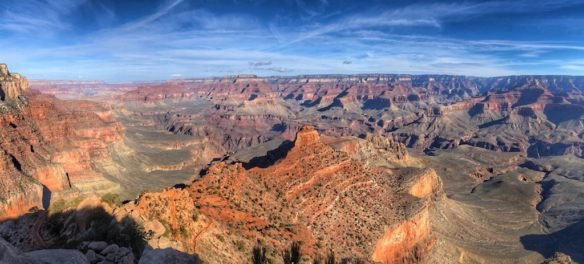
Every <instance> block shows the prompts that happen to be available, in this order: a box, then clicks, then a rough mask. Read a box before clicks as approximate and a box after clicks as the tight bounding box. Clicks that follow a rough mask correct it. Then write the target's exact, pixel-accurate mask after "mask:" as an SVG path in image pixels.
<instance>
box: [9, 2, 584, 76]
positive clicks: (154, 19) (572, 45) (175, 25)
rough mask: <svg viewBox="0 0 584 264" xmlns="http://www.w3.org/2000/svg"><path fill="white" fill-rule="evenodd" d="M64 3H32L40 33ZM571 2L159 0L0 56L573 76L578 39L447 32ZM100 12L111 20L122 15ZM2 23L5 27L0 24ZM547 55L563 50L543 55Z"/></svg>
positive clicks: (197, 67) (59, 66)
mask: <svg viewBox="0 0 584 264" xmlns="http://www.w3.org/2000/svg"><path fill="white" fill-rule="evenodd" d="M25 1H30V2H32V1H31V0H25ZM66 1H70V2H71V4H70V5H69V7H68V8H63V9H55V8H53V7H51V6H50V5H49V4H47V5H44V6H42V8H40V9H39V10H44V9H47V10H51V11H50V12H49V15H47V16H42V15H38V16H37V17H38V19H39V20H41V21H44V22H47V21H52V20H54V21H56V22H55V24H54V25H50V26H48V25H46V27H47V30H50V31H52V32H60V31H63V30H67V29H68V28H71V27H74V26H75V25H72V24H70V23H68V22H67V19H66V18H65V14H67V13H70V12H72V10H76V9H78V8H79V7H78V5H79V4H80V2H76V3H75V4H73V2H75V1H73V0H66ZM530 3H531V4H530ZM574 4H575V3H574V1H562V0H560V1H557V2H554V3H540V2H537V3H532V2H528V1H514V2H512V3H506V2H501V1H486V2H474V3H473V2H450V3H426V4H423V3H421V4H414V5H407V6H397V7H393V8H383V9H379V8H376V7H372V8H371V9H368V10H364V11H358V12H352V13H347V14H344V13H343V12H334V11H333V12H332V13H334V15H331V16H327V17H326V18H325V19H322V18H321V19H318V18H308V20H304V19H300V20H299V21H293V22H290V20H281V19H278V18H277V17H274V18H272V19H262V17H260V16H258V15H257V14H252V13H250V12H239V13H229V12H217V11H212V10H211V9H205V8H203V7H201V6H199V5H195V4H193V3H191V2H189V1H188V0H170V1H163V2H160V3H159V4H158V5H157V8H155V9H154V10H152V11H151V12H150V13H148V14H145V15H142V16H140V17H137V18H135V19H133V20H131V21H126V22H124V23H121V24H118V25H113V26H111V25H108V26H104V27H103V28H99V29H98V30H95V31H92V32H88V33H87V34H84V35H83V36H81V37H78V38H76V39H75V41H72V42H71V43H64V44H57V45H54V46H43V45H38V46H35V45H32V44H31V45H28V46H14V45H3V47H6V48H5V49H4V51H3V54H2V57H3V58H5V59H6V60H8V61H9V62H10V61H13V62H15V63H16V65H17V66H20V65H22V67H23V68H24V67H25V69H26V70H27V71H28V72H30V73H31V74H34V75H35V76H40V77H38V78H57V79H62V78H66V76H84V77H85V78H91V79H106V80H112V81H121V80H145V79H164V78H168V77H169V76H170V77H173V78H178V77H180V78H183V77H184V78H186V77H200V76H209V75H231V74H238V73H256V74H260V75H273V74H278V75H279V74H306V73H319V74H320V73H346V74H350V73H371V72H378V73H381V72H385V73H388V72H392V73H413V74H416V73H420V74H421V73H441V74H465V75H475V76H494V75H508V74H523V73H546V72H553V73H558V72H565V73H577V72H578V71H580V70H582V67H581V66H582V64H579V63H578V61H577V59H578V53H579V52H582V51H584V44H583V43H582V42H578V41H573V40H561V39H560V40H555V39H550V40H537V41H527V40H517V39H504V38H503V39H497V38H485V37H476V38H468V37H466V38H461V37H458V36H455V35H449V34H448V32H449V27H450V25H451V24H452V23H464V22H465V21H473V19H476V18H477V17H481V16H488V15H492V14H500V13H511V14H520V13H524V12H527V11H530V12H536V11H538V10H540V11H541V12H544V11H545V10H548V9H551V10H553V9H558V8H565V7H569V6H571V5H574ZM322 5H324V6H332V5H333V3H332V2H327V3H326V4H325V3H322ZM527 7H529V8H527ZM95 8H98V7H94V9H95ZM106 9H108V10H110V12H109V16H110V17H112V16H121V15H123V14H115V13H114V11H113V10H112V9H111V8H107V7H106ZM7 10H8V9H7ZM39 10H36V11H35V12H30V13H29V14H26V13H25V14H21V16H20V19H25V18H26V19H28V20H26V21H27V22H26V23H23V25H21V27H23V28H22V29H24V28H25V26H30V27H32V26H31V25H33V24H34V22H35V21H34V20H30V19H29V18H30V17H31V16H32V17H34V15H35V14H37V13H39V12H41V11H39ZM5 11H6V10H5ZM13 11H14V10H13V9H10V12H13ZM2 12H4V11H2ZM6 12H7V11H6ZM51 12H52V13H51ZM538 12H539V11H538ZM33 13H34V14H33ZM106 13H108V12H105V13H104V14H103V15H107V14H106ZM0 21H3V20H2V18H0ZM12 21H16V20H15V19H12ZM44 22H42V23H44ZM37 23H41V22H37ZM42 23H41V24H42ZM47 23H49V22H47ZM469 23H470V22H469ZM2 29H4V30H7V29H6V28H5V27H3V26H2V25H0V30H2ZM13 32H23V33H30V32H33V31H27V30H21V31H13ZM2 43H5V42H4V41H3V40H0V45H2ZM560 53H561V54H560ZM557 54H559V55H557ZM565 54H569V55H565ZM556 55H557V56H560V55H562V56H570V57H568V58H567V59H557V58H556V59H554V60H551V59H550V56H556ZM580 58H584V56H580ZM25 73H26V72H25ZM176 74H180V76H178V75H176Z"/></svg>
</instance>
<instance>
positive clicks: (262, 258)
mask: <svg viewBox="0 0 584 264" xmlns="http://www.w3.org/2000/svg"><path fill="white" fill-rule="evenodd" d="M252 263H253V264H268V258H267V257H266V248H265V247H264V246H262V245H260V244H258V245H256V246H255V247H253V254H252Z"/></svg>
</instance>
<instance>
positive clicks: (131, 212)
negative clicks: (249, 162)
mask: <svg viewBox="0 0 584 264" xmlns="http://www.w3.org/2000/svg"><path fill="white" fill-rule="evenodd" d="M351 140H356V141H366V140H363V139H356V138H354V139H351ZM373 141H376V142H377V143H379V144H375V145H376V146H377V147H379V148H381V149H383V150H384V151H385V152H391V151H392V150H393V149H395V150H398V152H399V150H401V148H400V147H399V145H397V144H393V143H389V141H385V140H382V139H378V140H373ZM325 142H336V141H335V139H334V138H329V137H325V138H323V137H322V136H321V135H320V134H319V133H318V131H317V130H316V129H315V128H314V127H312V126H303V127H302V128H300V129H299V131H298V133H297V134H296V136H295V141H294V142H293V144H291V145H289V146H287V145H284V146H282V148H283V149H281V150H279V153H281V155H280V156H281V158H280V159H279V160H273V158H274V157H266V158H268V159H269V160H268V161H266V162H263V163H261V162H260V163H258V164H261V165H259V167H254V166H251V168H248V169H246V167H247V166H244V165H242V164H240V163H234V164H228V163H225V162H219V163H216V164H214V165H212V166H211V167H210V168H209V169H208V170H207V172H206V174H205V175H203V176H202V177H201V179H200V180H197V181H195V182H193V184H192V185H190V186H187V187H185V188H184V189H174V188H173V189H168V190H166V191H164V192H162V193H148V194H145V195H143V196H141V197H140V198H139V199H138V200H137V201H136V202H135V203H129V204H126V205H124V206H123V207H122V208H121V209H120V210H117V211H116V217H117V218H122V217H125V216H132V218H133V219H137V221H138V222H139V223H143V226H145V227H146V231H147V232H148V233H150V234H152V237H151V239H150V240H149V242H148V243H149V244H150V246H151V247H153V248H164V247H165V246H172V247H174V248H177V249H180V250H181V251H184V252H191V253H194V252H196V253H197V254H198V255H199V257H200V258H201V259H202V260H204V261H207V262H213V263H215V262H217V263H220V262H234V261H235V260H237V261H235V262H246V261H247V256H246V254H245V253H244V252H245V250H243V249H245V248H248V249H249V248H251V247H253V245H254V244H255V243H256V241H258V240H259V241H263V243H265V244H267V245H269V246H270V248H272V249H273V252H274V254H280V252H281V250H283V249H284V248H287V247H288V246H289V245H290V243H292V242H293V241H302V245H303V246H302V250H303V253H304V254H305V255H307V256H309V257H316V256H318V255H325V254H326V253H327V252H328V250H329V249H332V250H334V251H335V252H336V254H337V256H341V257H352V258H355V257H356V258H361V259H363V260H379V259H380V258H387V259H386V260H392V261H393V260H394V259H400V260H401V259H407V260H416V259H422V258H423V257H424V254H427V253H426V252H427V250H428V249H429V248H430V247H431V242H432V237H431V235H430V231H429V230H430V222H429V221H430V220H429V218H428V211H427V208H428V206H429V205H430V204H431V203H432V200H433V199H431V197H436V196H435V195H433V194H434V193H440V191H441V183H440V181H439V178H438V176H437V175H436V173H435V172H433V171H432V170H418V169H393V170H389V169H386V168H381V167H377V166H376V165H373V164H371V165H366V164H365V163H363V162H362V161H361V160H359V159H354V158H352V157H351V156H350V155H349V154H348V153H346V152H343V151H336V150H334V149H333V148H332V147H331V146H329V145H327V143H325ZM370 143H371V142H370ZM331 144H335V143H331ZM357 144H359V143H357ZM389 146H394V147H395V148H393V147H392V148H388V147H389ZM376 153H377V152H376ZM405 154H406V153H404V152H403V151H402V152H400V153H399V154H397V156H400V155H402V156H400V157H403V155H405ZM373 155H377V154H375V153H373V154H371V156H373ZM381 159H384V158H381ZM391 230H393V231H391ZM395 237H399V238H400V239H403V241H402V242H395V241H394V240H395ZM372 242H373V243H372ZM234 245H235V246H234ZM242 248H243V249H242ZM383 261H385V260H383Z"/></svg>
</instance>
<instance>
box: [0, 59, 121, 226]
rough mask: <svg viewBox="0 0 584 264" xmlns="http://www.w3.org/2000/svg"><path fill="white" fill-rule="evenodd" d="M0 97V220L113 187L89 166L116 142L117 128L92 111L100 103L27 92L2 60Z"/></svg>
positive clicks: (24, 81) (97, 109)
mask: <svg viewBox="0 0 584 264" xmlns="http://www.w3.org/2000/svg"><path fill="white" fill-rule="evenodd" d="M0 95H1V99H2V100H0V168H1V170H0V220H4V219H9V218H15V217H17V216H19V215H22V214H23V213H26V212H28V211H29V210H30V209H33V208H48V207H49V206H50V204H51V203H52V202H54V201H56V200H57V199H60V198H61V197H65V198H67V197H70V196H77V195H79V194H82V193H85V194H87V193H93V192H103V191H108V190H111V189H115V188H117V187H116V184H115V183H113V182H110V181H108V180H107V179H105V177H104V176H103V175H102V174H100V173H99V172H97V171H95V170H94V169H93V162H95V161H98V160H100V159H107V158H108V157H109V150H108V148H109V146H110V145H111V144H113V143H115V142H117V141H119V140H120V130H121V127H120V126H119V125H118V124H117V123H116V122H115V121H113V120H111V118H110V119H108V118H107V116H104V115H101V116H100V115H98V114H97V113H99V112H100V110H103V107H101V106H100V105H99V104H96V103H92V102H84V101H60V100H58V99H56V98H55V97H54V96H48V95H44V94H40V93H38V92H37V91H30V90H29V87H28V81H27V79H26V78H24V77H22V76H20V75H19V74H16V73H11V72H9V71H8V68H7V66H6V65H5V64H0ZM87 110H88V111H87ZM92 184H93V185H92ZM96 185H97V187H98V188H95V186H96Z"/></svg>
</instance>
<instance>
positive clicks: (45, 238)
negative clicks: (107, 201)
mask: <svg viewBox="0 0 584 264" xmlns="http://www.w3.org/2000/svg"><path fill="white" fill-rule="evenodd" d="M54 207H55V205H53V208H51V209H52V210H54V211H58V210H59V208H54ZM151 236H152V234H151V233H148V232H145V231H144V228H143V227H142V226H140V225H139V224H138V223H137V222H136V221H134V220H133V219H132V218H131V217H124V218H122V219H117V218H116V217H114V216H113V215H111V214H109V213H108V212H106V210H105V209H104V208H103V207H86V208H83V209H79V210H62V211H58V212H53V213H51V214H49V213H48V211H46V210H39V211H36V212H31V213H28V214H25V215H23V216H21V217H19V218H16V219H11V220H6V221H3V222H0V239H4V240H6V241H7V242H8V243H9V244H11V245H13V246H15V247H16V248H18V249H19V250H20V251H21V252H22V254H24V252H31V251H37V250H45V249H73V250H78V251H80V252H81V253H82V254H84V255H86V254H88V251H89V250H93V249H92V248H91V247H90V246H89V243H90V242H95V241H103V242H105V243H106V244H107V245H110V246H111V245H114V244H115V245H116V246H118V247H119V248H127V249H129V251H131V252H132V254H133V256H134V257H135V259H136V260H140V261H139V263H200V260H199V258H198V256H197V255H196V254H188V253H184V252H181V251H178V250H175V249H172V248H165V249H153V248H151V247H150V246H149V245H148V244H147V239H149V238H150V237H151ZM100 243H101V242H100ZM3 251H6V252H10V251H9V250H7V249H3V248H2V244H1V243H0V252H3ZM93 251H95V252H96V253H97V254H99V253H100V251H98V250H93ZM126 252H128V251H126ZM56 254H57V256H56V259H58V258H59V257H58V253H56ZM92 254H93V253H92ZM21 256H23V255H19V256H16V257H17V258H18V257H21ZM4 257H6V256H3V255H2V254H0V263H2V259H3V258H4ZM8 257H11V256H8ZM104 257H105V256H104ZM9 259H10V258H9Z"/></svg>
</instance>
